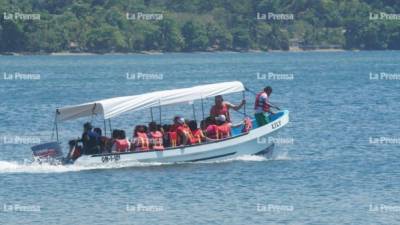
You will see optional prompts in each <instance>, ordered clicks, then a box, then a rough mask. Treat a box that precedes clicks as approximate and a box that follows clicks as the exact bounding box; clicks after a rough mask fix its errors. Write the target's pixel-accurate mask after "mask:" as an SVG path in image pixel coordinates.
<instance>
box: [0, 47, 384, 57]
mask: <svg viewBox="0 0 400 225" xmlns="http://www.w3.org/2000/svg"><path fill="white" fill-rule="evenodd" d="M345 51H364V50H359V49H354V50H348V49H342V48H341V49H337V48H327V49H325V48H324V49H307V50H304V49H290V50H269V51H263V50H256V49H250V50H243V51H233V50H232V51H230V50H222V51H193V52H184V51H180V52H163V51H140V52H127V53H125V52H109V53H93V52H52V53H34V52H22V53H21V52H1V53H0V55H2V56H29V55H51V56H86V55H162V54H167V53H224V52H227V53H229V52H230V53H273V52H345ZM385 51H391V50H385Z"/></svg>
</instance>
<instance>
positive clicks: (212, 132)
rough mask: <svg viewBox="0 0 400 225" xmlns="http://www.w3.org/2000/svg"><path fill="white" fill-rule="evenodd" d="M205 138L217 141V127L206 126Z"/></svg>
mask: <svg viewBox="0 0 400 225" xmlns="http://www.w3.org/2000/svg"><path fill="white" fill-rule="evenodd" d="M206 131H207V137H209V138H212V139H218V136H219V135H218V126H217V125H215V124H211V125H208V127H207V129H206Z"/></svg>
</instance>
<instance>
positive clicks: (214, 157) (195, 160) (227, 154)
mask: <svg viewBox="0 0 400 225" xmlns="http://www.w3.org/2000/svg"><path fill="white" fill-rule="evenodd" d="M235 153H236V152H230V153H226V154H223V155H216V156H211V157H207V158H201V159H193V160H187V161H185V162H198V161H203V160H209V159H216V158H222V157H225V156H230V155H234V154H235Z"/></svg>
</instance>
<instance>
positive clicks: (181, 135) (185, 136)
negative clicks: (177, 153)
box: [174, 117, 192, 146]
mask: <svg viewBox="0 0 400 225" xmlns="http://www.w3.org/2000/svg"><path fill="white" fill-rule="evenodd" d="M174 125H175V127H176V128H175V130H176V131H175V132H176V134H177V145H178V146H179V145H190V144H191V140H190V137H191V135H192V132H191V131H190V129H189V127H188V126H187V124H186V123H185V119H184V118H182V117H179V118H177V119H176V120H175V124H174Z"/></svg>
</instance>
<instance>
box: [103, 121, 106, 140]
mask: <svg viewBox="0 0 400 225" xmlns="http://www.w3.org/2000/svg"><path fill="white" fill-rule="evenodd" d="M103 122H104V136H107V126H106V120H105V119H104V120H103Z"/></svg>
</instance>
